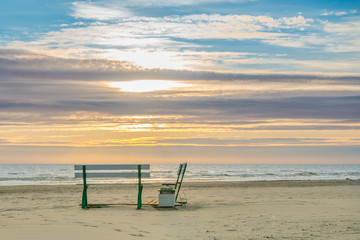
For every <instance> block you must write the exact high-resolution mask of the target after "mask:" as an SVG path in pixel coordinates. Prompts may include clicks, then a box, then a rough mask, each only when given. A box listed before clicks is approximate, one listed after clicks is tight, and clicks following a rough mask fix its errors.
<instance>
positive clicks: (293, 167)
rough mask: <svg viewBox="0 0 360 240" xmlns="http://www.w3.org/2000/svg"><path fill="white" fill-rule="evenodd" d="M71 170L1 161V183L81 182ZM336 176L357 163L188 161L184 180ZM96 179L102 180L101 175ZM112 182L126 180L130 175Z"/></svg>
mask: <svg viewBox="0 0 360 240" xmlns="http://www.w3.org/2000/svg"><path fill="white" fill-rule="evenodd" d="M178 166H179V165H178V164H151V165H150V173H151V178H150V179H143V181H144V182H149V183H156V182H167V181H172V180H174V178H175V177H176V173H177V170H178ZM74 173H75V171H74V164H1V165H0V186H9V185H72V184H80V183H81V179H75V177H74ZM339 179H351V180H356V179H360V164H189V165H188V168H187V171H186V174H185V177H184V182H212V181H276V180H339ZM97 181H100V183H101V179H98V180H97ZM130 181H137V180H136V179H134V180H130ZM115 182H116V183H127V182H129V179H116V180H115Z"/></svg>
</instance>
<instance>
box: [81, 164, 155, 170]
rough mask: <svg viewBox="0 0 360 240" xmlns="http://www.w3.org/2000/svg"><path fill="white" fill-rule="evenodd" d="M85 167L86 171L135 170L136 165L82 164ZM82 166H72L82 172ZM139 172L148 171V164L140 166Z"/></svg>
mask: <svg viewBox="0 0 360 240" xmlns="http://www.w3.org/2000/svg"><path fill="white" fill-rule="evenodd" d="M83 165H85V166H86V170H137V169H138V164H108V165H102V164H89V165H87V164H83ZM83 165H74V169H75V170H82V166H83ZM140 165H141V170H149V169H150V164H140Z"/></svg>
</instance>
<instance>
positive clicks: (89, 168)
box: [74, 164, 150, 178]
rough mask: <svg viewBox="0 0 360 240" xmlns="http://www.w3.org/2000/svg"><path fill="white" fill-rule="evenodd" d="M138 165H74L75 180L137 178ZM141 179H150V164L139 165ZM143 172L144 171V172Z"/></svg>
mask: <svg viewBox="0 0 360 240" xmlns="http://www.w3.org/2000/svg"><path fill="white" fill-rule="evenodd" d="M138 166H139V165H138V164H90V165H74V170H75V178H83V177H84V171H85V173H86V178H138V177H139V175H138V171H137V170H138ZM140 166H141V178H150V164H140ZM144 170H145V171H144Z"/></svg>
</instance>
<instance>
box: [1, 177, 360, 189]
mask: <svg viewBox="0 0 360 240" xmlns="http://www.w3.org/2000/svg"><path fill="white" fill-rule="evenodd" d="M160 184H161V183H152V184H150V185H147V186H145V187H144V188H154V187H159V186H160ZM352 185H360V179H356V180H352V179H344V180H339V179H334V180H269V181H264V180H259V181H208V182H205V181H204V182H184V183H183V187H188V188H198V187H204V188H212V187H215V188H217V187H240V188H251V187H321V186H352ZM81 187H82V186H81V185H76V184H63V185H61V184H59V185H2V186H0V191H17V190H20V191H22V190H37V189H38V190H52V189H59V188H63V189H72V188H81ZM104 187H105V188H109V187H111V188H128V187H129V188H133V187H134V186H132V185H130V186H129V185H121V184H120V185H100V186H95V185H94V186H91V188H104Z"/></svg>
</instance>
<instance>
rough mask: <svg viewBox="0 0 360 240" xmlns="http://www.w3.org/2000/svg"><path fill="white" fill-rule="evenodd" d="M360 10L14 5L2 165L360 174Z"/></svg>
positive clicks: (240, 1)
mask: <svg viewBox="0 0 360 240" xmlns="http://www.w3.org/2000/svg"><path fill="white" fill-rule="evenodd" d="M359 29H360V2H359V1H358V0H357V1H346V0H345V1H344V0H343V1H337V0H327V1H324V0H318V1H308V0H302V1H283V0H271V1H269V0H218V1H215V0H196V1H195V0H183V1H174V0H166V1H164V0H157V1H154V0H146V1H145V0H132V1H128V0H123V1H116V0H99V1H68V0H52V1H45V0H17V1H14V0H2V1H1V2H0V153H1V154H0V163H6V164H8V163H21V164H24V163H29V164H30V163H57V164H58V163H66V164H72V163H181V162H189V163H194V164H195V163H239V164H259V163H261V164H360V157H359V156H360V67H359V66H360V31H359Z"/></svg>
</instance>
